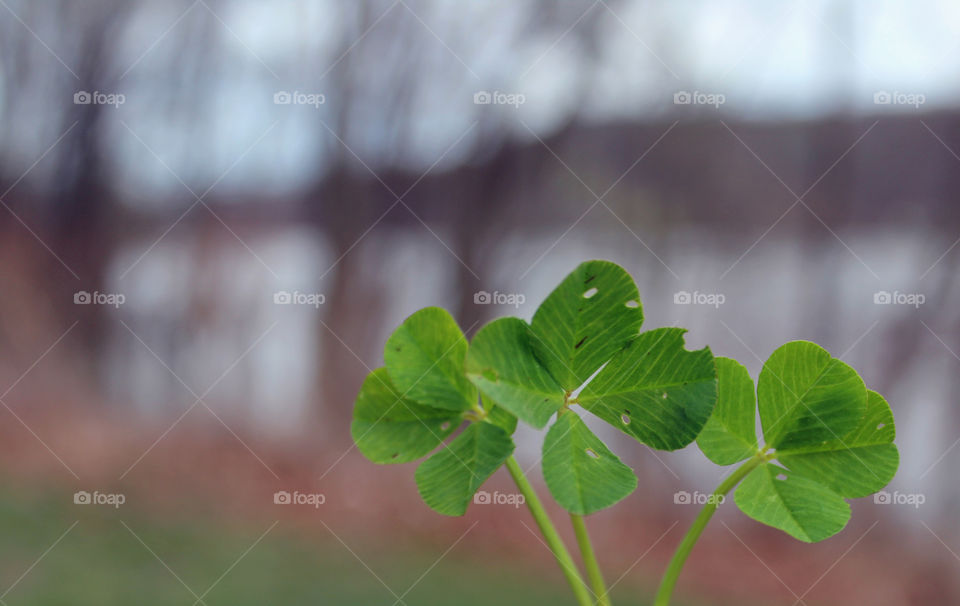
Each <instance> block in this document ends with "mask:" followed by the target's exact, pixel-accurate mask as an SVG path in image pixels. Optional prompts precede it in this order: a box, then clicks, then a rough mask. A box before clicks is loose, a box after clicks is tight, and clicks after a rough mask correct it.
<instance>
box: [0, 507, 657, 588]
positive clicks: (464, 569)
mask: <svg viewBox="0 0 960 606" xmlns="http://www.w3.org/2000/svg"><path fill="white" fill-rule="evenodd" d="M75 521H77V522H78V523H77V524H76V526H75V527H74V528H73V529H72V530H71V531H70V532H68V533H67V534H66V535H65V536H63V537H62V539H61V540H60V541H59V542H58V543H56V545H55V546H53V547H52V548H51V545H53V544H54V542H56V541H57V540H58V538H59V537H61V535H63V533H64V532H65V531H66V530H67V529H68V528H70V526H71V525H72V524H73V523H74V522H75ZM272 523H273V521H272V520H265V521H264V523H263V524H262V525H261V526H262V528H261V527H258V526H257V525H256V524H252V523H251V524H245V525H243V526H242V527H237V526H236V525H228V524H226V523H224V522H221V521H218V520H216V519H209V518H204V519H197V518H196V517H193V516H191V515H190V512H184V513H182V514H179V515H176V516H172V517H169V516H157V515H155V514H154V515H150V516H148V515H146V514H144V513H143V512H139V511H137V510H136V509H134V508H133V507H132V506H130V505H129V504H127V505H124V506H123V507H121V508H120V509H119V510H117V509H113V508H110V507H107V506H83V507H81V506H76V505H73V504H72V501H71V496H70V495H66V494H63V493H60V492H58V493H56V494H50V495H47V496H44V497H41V498H37V495H33V496H31V497H30V498H29V499H28V498H17V497H15V496H11V494H10V493H9V492H8V493H7V494H6V495H4V496H0V600H2V601H3V602H4V603H5V604H6V605H7V606H61V605H62V606H86V605H90V606H93V605H96V606H104V605H113V604H118V605H121V604H122V605H124V606H126V605H129V604H137V605H141V606H151V605H154V604H156V605H160V604H163V605H168V604H187V605H190V604H205V605H206V606H214V605H223V606H227V605H229V606H244V605H248V604H249V605H258V606H260V605H264V604H284V605H286V604H291V605H300V604H305V605H306V604H310V605H328V604H329V605H354V604H356V605H363V606H373V605H378V604H384V605H386V606H390V605H393V604H406V605H407V606H414V605H416V606H434V605H435V606H441V605H443V606H447V605H450V604H457V605H460V606H473V605H476V606H480V605H485V606H486V605H489V604H505V605H513V604H525V605H526V604H537V603H544V604H546V603H549V604H557V605H565V604H571V605H572V604H573V603H574V602H573V600H572V599H571V598H570V595H569V592H568V589H567V587H566V585H565V584H564V581H563V578H562V577H561V576H560V575H559V574H557V575H555V576H553V575H550V576H548V575H547V574H546V573H544V572H543V570H540V569H535V568H527V567H523V568H522V569H518V568H517V567H516V565H517V563H516V560H512V561H510V562H507V561H504V562H497V561H491V560H492V558H491V556H490V554H486V555H485V556H484V557H483V558H480V557H477V556H473V557H471V554H470V552H469V550H468V549H467V548H466V547H465V544H461V545H459V546H457V547H454V548H453V549H452V550H451V551H450V553H449V554H447V555H446V556H445V557H442V558H441V555H442V554H443V550H442V549H440V550H434V549H433V548H428V547H424V546H412V545H404V544H402V543H398V542H396V541H387V540H384V541H380V542H379V543H378V542H377V541H376V538H375V537H356V536H350V535H348V534H346V533H340V532H338V535H339V536H340V538H342V539H343V540H344V542H345V543H347V545H349V548H348V547H346V546H344V545H343V544H341V543H340V542H339V540H338V539H337V538H335V537H334V536H333V535H332V534H330V533H329V532H324V531H323V530H322V524H319V523H318V532H317V533H316V534H315V535H312V536H311V537H309V538H307V537H305V536H302V533H300V534H298V532H297V531H296V529H295V528H294V527H293V526H292V524H291V523H289V522H288V523H285V522H283V521H281V522H280V523H279V524H278V525H277V526H276V527H275V528H273V530H271V531H270V532H269V533H267V534H266V536H264V537H263V538H262V539H261V540H260V542H259V543H257V544H256V546H253V545H254V543H255V542H256V541H257V540H258V538H259V537H260V536H261V535H262V534H263V533H264V532H265V531H266V530H267V528H269V527H270V525H271V524H272ZM125 525H126V527H125ZM127 527H129V528H127ZM334 530H335V529H334ZM531 540H532V537H531ZM141 541H142V543H141ZM451 542H452V541H451ZM251 546H253V547H252V548H251ZM48 549H49V551H47V550H48ZM248 549H249V552H248ZM351 550H353V551H354V552H355V553H351ZM45 552H46V553H45ZM245 552H246V555H244V554H245ZM358 558H362V560H363V561H362V562H361V561H360V559H358ZM438 559H439V561H437V560H438ZM161 560H162V562H161ZM31 566H33V567H32V568H31ZM368 566H369V570H368V568H367V567H368ZM431 566H433V568H432V569H431ZM167 567H169V570H168V569H167ZM428 569H429V571H428ZM371 570H372V571H373V572H371ZM378 577H379V578H378ZM421 577H422V578H421ZM411 586H413V588H412V589H411V590H410V591H409V593H407V590H408V588H410V587H411ZM387 587H389V589H388V588H387ZM8 588H9V589H8ZM188 588H189V589H188ZM625 589H626V587H623V588H621V591H617V592H614V595H615V597H618V606H620V605H623V606H635V605H636V604H639V602H636V601H632V600H630V599H625V598H627V595H621V596H617V595H616V594H620V593H621V592H622V591H623V590H625ZM3 592H6V593H3ZM631 593H632V592H631ZM628 595H629V594H628ZM398 597H402V602H400V601H398ZM198 598H202V602H201V601H198Z"/></svg>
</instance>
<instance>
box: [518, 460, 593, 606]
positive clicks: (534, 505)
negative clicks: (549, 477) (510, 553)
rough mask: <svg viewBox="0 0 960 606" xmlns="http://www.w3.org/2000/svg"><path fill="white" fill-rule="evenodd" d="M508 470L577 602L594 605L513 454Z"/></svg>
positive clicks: (582, 604) (585, 605)
mask: <svg viewBox="0 0 960 606" xmlns="http://www.w3.org/2000/svg"><path fill="white" fill-rule="evenodd" d="M507 470H508V471H510V475H511V476H513V481H514V482H516V484H517V488H519V489H520V492H521V493H522V494H523V497H524V498H525V499H526V502H527V508H528V509H529V510H530V513H531V514H532V515H533V519H534V520H535V521H536V522H537V526H539V527H540V532H541V533H542V534H543V538H544V539H545V540H546V542H547V546H548V547H549V548H550V551H551V552H553V557H555V558H556V559H557V563H558V564H560V568H561V570H563V574H564V576H566V577H567V582H568V583H570V589H572V590H573V595H574V596H575V597H576V598H577V603H578V604H580V606H594V602H593V600H592V599H591V598H590V592H589V590H588V589H587V585H586V583H584V582H583V579H582V578H581V577H580V572H579V571H578V570H577V567H576V564H574V562H573V558H572V557H570V552H569V551H567V546H566V545H564V543H563V539H561V538H560V534H559V533H558V532H557V529H556V527H554V525H553V522H551V521H550V516H548V515H547V511H546V509H544V508H543V503H541V502H540V497H538V496H537V493H536V491H534V490H533V486H532V485H531V484H530V481H529V480H527V477H526V476H525V475H523V469H521V468H520V464H519V463H517V460H516V459H515V458H514V457H513V456H512V455H511V456H510V458H508V459H507Z"/></svg>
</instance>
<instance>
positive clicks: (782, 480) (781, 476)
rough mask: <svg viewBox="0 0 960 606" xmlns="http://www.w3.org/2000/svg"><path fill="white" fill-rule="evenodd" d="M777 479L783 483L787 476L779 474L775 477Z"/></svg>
mask: <svg viewBox="0 0 960 606" xmlns="http://www.w3.org/2000/svg"><path fill="white" fill-rule="evenodd" d="M777 479H778V480H780V481H781V482H784V481H786V479H787V476H785V475H784V474H782V473H781V474H779V475H778V476H777Z"/></svg>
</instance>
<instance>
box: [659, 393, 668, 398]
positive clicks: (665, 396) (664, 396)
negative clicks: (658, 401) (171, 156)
mask: <svg viewBox="0 0 960 606" xmlns="http://www.w3.org/2000/svg"><path fill="white" fill-rule="evenodd" d="M660 397H661V398H663V399H664V400H666V399H667V392H663V395H662V396H660Z"/></svg>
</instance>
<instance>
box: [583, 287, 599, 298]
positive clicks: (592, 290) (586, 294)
mask: <svg viewBox="0 0 960 606" xmlns="http://www.w3.org/2000/svg"><path fill="white" fill-rule="evenodd" d="M598 292H600V291H598V290H597V289H596V288H591V289H590V290H588V291H587V292H585V293H583V298H584V299H589V298H590V297H592V296H593V295H595V294H597V293H598Z"/></svg>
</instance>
